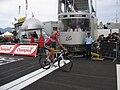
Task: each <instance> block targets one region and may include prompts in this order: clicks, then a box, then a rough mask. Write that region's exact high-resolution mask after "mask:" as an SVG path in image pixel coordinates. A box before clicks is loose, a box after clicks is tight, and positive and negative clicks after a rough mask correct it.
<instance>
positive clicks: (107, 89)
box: [0, 55, 120, 90]
mask: <svg viewBox="0 0 120 90" xmlns="http://www.w3.org/2000/svg"><path fill="white" fill-rule="evenodd" d="M5 57H12V56H9V55H5ZM15 57H16V58H24V59H23V60H18V61H16V62H12V63H8V64H4V65H1V66H0V86H1V87H2V86H3V85H5V84H7V83H9V82H11V81H13V80H16V79H18V78H21V77H23V76H25V75H27V74H29V73H32V72H34V71H36V70H39V69H40V67H39V64H38V58H35V57H21V56H15ZM73 61H74V66H73V69H72V71H70V72H63V71H61V70H60V69H57V70H55V71H53V72H52V73H50V74H48V75H46V76H45V77H43V78H41V79H39V80H37V81H36V82H34V83H32V84H30V85H28V86H27V87H25V88H23V90H67V89H68V90H117V89H116V88H117V81H116V80H117V78H116V64H117V63H120V62H119V61H116V62H114V63H113V62H112V60H109V59H106V60H104V61H89V60H85V59H84V58H74V60H73ZM38 77H39V76H38ZM1 90H2V89H1Z"/></svg>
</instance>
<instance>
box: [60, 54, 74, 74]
mask: <svg viewBox="0 0 120 90" xmlns="http://www.w3.org/2000/svg"><path fill="white" fill-rule="evenodd" d="M58 66H59V68H60V69H61V70H62V71H64V72H69V71H70V70H71V69H72V67H73V61H72V60H71V59H70V58H69V57H68V56H64V57H63V59H62V58H60V60H58Z"/></svg>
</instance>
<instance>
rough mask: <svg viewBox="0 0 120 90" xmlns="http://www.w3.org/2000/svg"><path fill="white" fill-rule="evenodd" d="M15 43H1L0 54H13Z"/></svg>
mask: <svg viewBox="0 0 120 90" xmlns="http://www.w3.org/2000/svg"><path fill="white" fill-rule="evenodd" d="M14 48H15V45H2V44H0V54H13V53H14Z"/></svg>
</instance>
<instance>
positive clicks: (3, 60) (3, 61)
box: [0, 56, 24, 65]
mask: <svg viewBox="0 0 120 90" xmlns="http://www.w3.org/2000/svg"><path fill="white" fill-rule="evenodd" d="M23 59H24V58H10V57H2V56H1V57H0V65H4V64H7V63H11V62H15V61H20V60H23Z"/></svg>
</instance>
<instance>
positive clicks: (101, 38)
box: [97, 34, 105, 43]
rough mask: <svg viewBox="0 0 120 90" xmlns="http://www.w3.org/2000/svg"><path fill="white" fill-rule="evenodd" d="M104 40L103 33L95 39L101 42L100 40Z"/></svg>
mask: <svg viewBox="0 0 120 90" xmlns="http://www.w3.org/2000/svg"><path fill="white" fill-rule="evenodd" d="M104 41H105V37H104V35H103V34H102V35H100V36H99V38H98V39H97V42H99V43H101V42H104Z"/></svg>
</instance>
